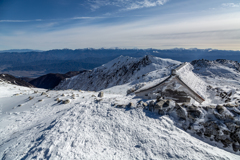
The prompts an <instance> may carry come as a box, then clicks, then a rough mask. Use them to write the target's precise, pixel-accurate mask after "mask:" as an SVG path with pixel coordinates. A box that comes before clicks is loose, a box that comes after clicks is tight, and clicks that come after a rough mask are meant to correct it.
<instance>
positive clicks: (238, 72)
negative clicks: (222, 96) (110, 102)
mask: <svg viewBox="0 0 240 160" xmlns="http://www.w3.org/2000/svg"><path fill="white" fill-rule="evenodd" d="M191 64H192V65H193V66H194V70H193V72H195V73H196V74H197V75H199V76H201V77H202V78H203V79H205V81H207V82H208V83H209V84H210V85H214V86H215V85H216V86H220V87H221V86H223V85H228V86H233V87H237V88H240V64H239V63H238V62H236V61H231V60H224V59H218V60H215V61H209V60H203V59H202V60H195V61H192V62H191Z"/></svg>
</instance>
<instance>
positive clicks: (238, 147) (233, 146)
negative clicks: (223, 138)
mask: <svg viewBox="0 0 240 160" xmlns="http://www.w3.org/2000/svg"><path fill="white" fill-rule="evenodd" d="M232 148H233V150H234V152H237V151H240V145H237V144H236V143H233V144H232Z"/></svg>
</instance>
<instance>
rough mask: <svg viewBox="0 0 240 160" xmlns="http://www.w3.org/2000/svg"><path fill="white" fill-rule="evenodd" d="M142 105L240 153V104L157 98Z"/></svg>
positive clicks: (139, 105)
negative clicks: (211, 104) (210, 103)
mask: <svg viewBox="0 0 240 160" xmlns="http://www.w3.org/2000/svg"><path fill="white" fill-rule="evenodd" d="M137 107H142V108H145V109H148V110H150V111H152V112H155V113H157V114H159V115H170V116H172V117H174V118H175V119H176V125H177V126H179V127H181V128H183V129H184V130H186V131H187V132H191V133H194V134H196V135H197V136H200V137H202V138H205V139H208V140H209V141H212V142H213V143H218V144H221V145H222V147H223V148H226V149H227V150H228V151H229V148H230V151H232V152H238V153H240V106H239V105H234V104H224V105H217V106H195V105H189V104H181V105H179V104H178V103H175V102H174V101H173V100H167V99H161V98H160V99H158V100H152V101H148V102H147V103H146V102H143V101H140V102H139V103H138V104H137Z"/></svg>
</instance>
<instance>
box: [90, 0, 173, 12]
mask: <svg viewBox="0 0 240 160" xmlns="http://www.w3.org/2000/svg"><path fill="white" fill-rule="evenodd" d="M168 1H169V0H133V1H130V0H88V2H89V4H90V6H91V9H92V10H96V9H98V8H100V7H102V6H110V5H112V6H117V7H119V8H120V10H134V9H140V8H149V7H155V6H160V5H164V4H165V3H167V2H168Z"/></svg>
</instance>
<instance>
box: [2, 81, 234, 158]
mask: <svg viewBox="0 0 240 160" xmlns="http://www.w3.org/2000/svg"><path fill="white" fill-rule="evenodd" d="M0 86H1V93H2V91H3V92H4V93H9V94H8V96H7V95H5V96H4V97H1V98H0V108H1V113H0V114H1V116H0V135H1V136H0V158H1V159H6V160H8V159H11V160H12V159H41V158H42V159H104V160H106V159H239V156H238V155H236V154H233V153H230V152H227V151H224V150H222V149H219V148H218V147H214V146H211V145H209V144H207V143H205V142H203V141H201V140H199V139H197V138H194V137H193V136H191V135H190V134H188V133H186V132H184V131H183V130H181V129H179V128H178V127H176V126H175V122H174V121H173V120H172V119H171V118H170V117H168V116H162V117H160V116H159V115H157V114H155V113H152V112H150V111H147V110H143V109H142V108H133V109H130V108H129V109H127V108H122V109H119V108H116V107H115V106H113V104H116V103H118V104H128V103H130V102H133V103H136V102H137V101H139V100H140V99H135V98H133V96H125V95H122V94H117V91H119V90H120V88H121V87H124V86H121V87H120V86H118V87H117V86H116V87H115V92H114V93H107V90H106V92H104V97H103V98H102V101H100V102H96V101H95V100H96V99H99V98H96V97H97V95H98V93H97V92H89V91H74V90H62V91H48V92H47V91H46V90H40V89H34V90H35V91H38V93H36V92H35V93H34V92H30V91H29V90H26V88H24V87H17V88H18V90H14V89H13V88H14V87H16V86H15V85H11V84H3V83H1V85H0ZM113 90H114V88H113ZM109 91H110V89H108V92H109ZM20 92H22V95H19V96H12V95H13V94H16V93H20ZM42 92H44V93H46V95H44V94H43V95H42V94H41V93H42ZM10 93H11V94H10ZM119 93H121V92H119ZM73 95H74V96H73ZM93 95H94V96H93ZM29 96H32V97H34V98H33V99H32V100H29V99H28V97H29ZM95 96H96V97H95ZM73 97H75V99H74V98H73ZM56 98H59V99H60V100H66V99H70V103H69V104H61V103H58V102H57V101H55V99H56ZM39 100H42V101H39ZM19 104H21V106H20V107H19V106H18V105H19Z"/></svg>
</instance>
